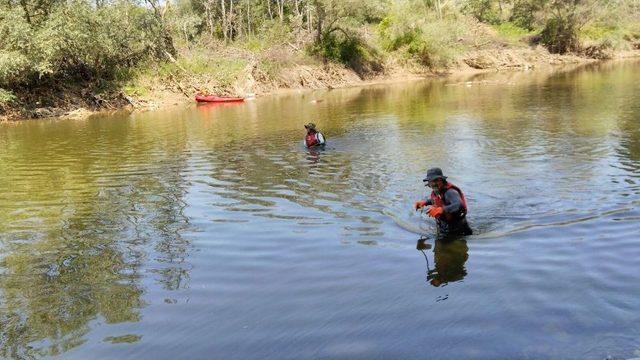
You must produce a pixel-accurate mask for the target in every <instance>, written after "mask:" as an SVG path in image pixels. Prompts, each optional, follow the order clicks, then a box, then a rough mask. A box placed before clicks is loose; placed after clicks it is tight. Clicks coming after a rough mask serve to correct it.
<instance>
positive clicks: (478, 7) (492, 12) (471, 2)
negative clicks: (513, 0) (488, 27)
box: [462, 0, 502, 24]
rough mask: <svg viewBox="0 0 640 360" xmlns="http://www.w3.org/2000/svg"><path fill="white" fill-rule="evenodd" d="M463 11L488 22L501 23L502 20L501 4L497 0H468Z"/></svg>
mask: <svg viewBox="0 0 640 360" xmlns="http://www.w3.org/2000/svg"><path fill="white" fill-rule="evenodd" d="M462 11H463V12H464V13H466V14H469V15H472V16H473V17H475V18H476V19H478V20H479V21H482V22H484V23H487V24H499V23H500V22H501V21H502V20H501V14H500V8H499V4H498V2H497V1H495V0H467V1H466V2H465V3H464V5H463V6H462Z"/></svg>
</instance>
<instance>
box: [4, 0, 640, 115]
mask: <svg viewBox="0 0 640 360" xmlns="http://www.w3.org/2000/svg"><path fill="white" fill-rule="evenodd" d="M0 35H2V36H1V37H0V38H2V39H3V40H2V41H0V121H1V120H14V119H26V118H43V117H59V116H62V117H72V118H73V117H75V118H81V117H86V116H87V115H89V114H91V113H92V112H94V111H101V110H116V109H123V108H128V109H133V110H136V109H137V110H144V109H155V108H160V107H163V106H167V105H173V104H179V103H185V102H188V101H193V97H194V95H195V94H196V93H210V94H216V95H234V96H248V95H252V94H255V95H256V96H263V95H267V94H271V93H276V92H279V91H282V90H283V89H331V88H337V87H346V86H357V85H364V84H368V83H376V82H385V81H400V80H402V79H415V78H424V77H429V76H437V75H442V74H451V73H464V72H479V71H500V70H526V69H532V68H537V67H541V66H547V65H562V64H579V63H583V62H591V61H599V60H608V59H615V58H620V57H632V56H638V55H639V54H640V4H639V3H638V2H636V1H630V0H369V1H365V0H215V1H214V0H172V1H166V2H158V1H157V0H146V2H144V3H139V2H134V1H130V0H117V1H114V2H109V1H104V0H95V1H94V0H91V1H90V0H37V1H36V0H21V1H19V2H18V1H15V0H9V1H8V2H4V3H3V4H2V5H0Z"/></svg>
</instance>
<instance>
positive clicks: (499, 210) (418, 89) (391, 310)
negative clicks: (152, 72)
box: [0, 62, 640, 359]
mask: <svg viewBox="0 0 640 360" xmlns="http://www.w3.org/2000/svg"><path fill="white" fill-rule="evenodd" d="M638 94H640V63H638V62H624V63H614V64H601V65H593V66H587V67H581V68H578V69H572V70H567V69H564V70H557V71H554V72H545V71H536V72H529V73H500V74H485V75H478V76H475V77H472V78H468V79H453V78H451V79H442V80H433V81H422V82H411V83H404V84H395V85H388V84H387V85H380V86H372V87H366V88H356V89H342V90H333V91H329V92H312V93H309V92H306V93H301V94H289V95H286V96H278V97H267V98H261V99H257V100H255V101H251V102H247V103H245V104H239V105H226V106H198V107H196V106H192V107H189V108H187V109H173V110H167V111H161V112H149V113H144V114H135V115H131V116H128V115H122V114H121V115H117V114H116V115H110V116H106V115H105V116H99V117H93V118H90V119H88V120H83V121H72V120H42V121H25V122H20V123H10V124H0V357H8V358H11V357H31V356H33V357H49V356H58V357H60V358H65V359H87V358H119V359H127V358H130V359H138V358H142V357H145V358H157V359H165V358H191V359H205V358H216V359H301V358H331V359H333V358H343V359H354V358H363V359H371V358H421V359H422V358H479V359H496V358H535V359H539V358H572V359H603V358H605V357H607V356H609V357H611V358H630V357H634V356H640V296H639V294H640V266H639V265H640V263H639V259H640V241H639V240H638V238H639V235H640V221H639V220H640V206H639V205H640V127H639V125H640V97H639V95H638ZM314 100H319V101H314ZM309 121H313V122H315V123H316V124H318V127H319V128H320V129H321V130H322V131H323V132H324V133H325V134H326V135H327V137H328V141H329V144H328V146H327V148H326V149H325V150H324V151H309V150H306V149H304V148H303V146H302V137H303V135H304V129H303V128H302V125H303V124H304V123H306V122H309ZM431 166H440V167H442V168H443V169H444V170H445V172H446V173H447V174H448V175H449V177H450V180H451V181H452V182H454V183H455V184H457V185H458V186H460V187H461V188H462V189H464V190H465V192H466V194H467V197H468V200H469V207H470V213H469V220H470V223H471V225H472V227H473V228H474V230H475V231H476V235H474V236H471V237H468V238H467V240H466V241H457V242H453V243H439V242H438V243H435V242H434V240H433V239H432V237H431V234H432V232H433V228H434V225H433V223H432V222H431V221H430V220H428V219H426V218H425V217H424V216H421V215H420V214H418V213H415V212H413V211H412V210H411V206H412V204H413V202H414V201H415V200H417V199H419V198H420V197H422V196H425V195H426V192H425V188H424V187H423V185H422V182H421V179H422V177H423V176H424V174H425V172H426V170H427V168H429V167H431ZM421 236H426V237H427V240H426V242H425V243H424V244H418V243H417V241H418V239H419V238H420V237H421ZM417 248H418V249H417Z"/></svg>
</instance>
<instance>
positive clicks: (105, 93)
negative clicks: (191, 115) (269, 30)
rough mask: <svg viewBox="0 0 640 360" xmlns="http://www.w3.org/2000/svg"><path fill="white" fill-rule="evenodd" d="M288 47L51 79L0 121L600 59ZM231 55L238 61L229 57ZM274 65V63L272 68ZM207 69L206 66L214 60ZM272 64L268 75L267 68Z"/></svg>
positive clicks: (524, 50)
mask: <svg viewBox="0 0 640 360" xmlns="http://www.w3.org/2000/svg"><path fill="white" fill-rule="evenodd" d="M287 47H289V49H286V48H285V47H281V48H280V49H270V50H269V52H268V53H267V54H266V55H263V56H265V57H266V58H262V59H257V58H256V57H255V54H244V55H245V56H244V57H243V56H242V54H240V56H238V55H239V54H238V52H237V51H234V50H230V49H226V50H227V51H228V53H227V54H224V55H226V57H225V56H222V59H223V60H222V61H225V60H224V59H225V58H226V59H227V60H228V61H234V62H235V63H236V64H233V65H232V66H230V65H229V64H226V65H225V69H228V68H230V67H231V68H233V67H235V70H234V71H231V72H227V73H215V72H209V71H198V69H193V64H191V63H190V61H194V59H195V62H196V63H197V62H200V61H201V60H202V58H203V54H194V53H193V52H192V51H191V50H187V49H184V52H183V53H182V54H181V57H180V58H181V59H187V60H186V61H185V60H183V61H179V60H173V61H172V62H170V63H168V64H156V65H154V66H152V67H151V68H149V69H147V70H145V71H144V72H142V73H140V74H137V75H136V76H135V80H134V81H130V82H127V83H123V84H110V85H109V87H108V88H107V89H100V90H99V91H96V88H95V85H94V84H85V86H82V85H78V84H73V85H66V84H58V85H51V84H49V85H48V86H44V87H43V88H41V89H30V91H29V92H25V93H20V94H19V97H20V98H21V100H22V101H20V102H16V103H14V104H12V105H11V106H5V107H4V109H3V110H4V113H3V114H2V115H0V121H13V120H26V119H37V118H51V117H60V118H70V119H83V118H86V117H88V116H90V115H93V114H96V113H99V112H105V111H115V110H126V111H131V112H138V111H150V110H158V109H162V108H165V107H169V106H176V105H184V104H188V103H191V102H193V97H194V95H195V94H196V93H199V92H206V93H215V94H222V95H235V96H245V97H246V96H249V97H253V96H260V97H261V96H268V95H273V94H280V93H283V92H288V91H300V90H318V89H334V88H344V87H353V86H366V85H371V84H379V83H387V82H402V81H409V80H419V79H427V78H433V77H442V76H456V75H464V74H473V73H480V72H493V71H522V70H535V69H539V68H547V67H553V66H563V65H579V64H587V63H593V62H597V61H602V60H597V59H593V58H590V57H587V56H584V55H576V54H569V55H559V54H551V53H549V51H547V50H546V49H545V48H544V47H542V46H532V47H530V46H526V47H525V46H519V47H513V46H511V47H509V46H505V47H503V48H492V49H480V50H474V51H470V52H468V53H466V54H464V55H462V56H460V57H459V58H458V59H456V61H455V62H453V63H452V65H450V66H448V67H446V68H440V69H433V68H428V67H425V66H421V65H420V64H417V63H412V62H408V61H403V60H401V59H398V58H394V57H388V58H387V59H386V61H385V62H384V64H383V68H382V70H381V71H378V72H375V73H369V74H366V75H362V74H358V73H357V72H356V71H355V70H353V69H350V68H348V67H346V66H345V65H342V64H339V63H334V62H322V61H319V60H313V59H309V58H306V59H304V61H299V62H296V61H295V60H292V58H294V57H295V56H296V52H298V51H297V50H296V48H295V46H293V45H288V46H287ZM216 50H217V51H220V50H221V49H216ZM274 54H277V56H279V57H281V58H283V57H287V58H288V59H287V60H286V61H284V62H283V63H277V62H276V61H277V59H269V56H274ZM234 57H235V60H231V59H233V58H234ZM635 57H640V50H634V51H624V52H617V53H615V54H614V55H613V56H612V58H613V60H620V59H627V58H635ZM189 60H190V61H189ZM281 60H282V59H281ZM298 60H300V59H298ZM217 61H218V62H220V61H221V60H217ZM606 61H612V60H606ZM274 64H276V65H274ZM274 66H276V67H278V68H277V69H273V67H274ZM269 67H272V68H271V69H270V68H269ZM190 68H191V69H190ZM204 68H205V69H211V66H207V67H204ZM269 70H271V71H272V73H268V71H269Z"/></svg>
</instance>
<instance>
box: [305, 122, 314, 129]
mask: <svg viewBox="0 0 640 360" xmlns="http://www.w3.org/2000/svg"><path fill="white" fill-rule="evenodd" d="M304 128H305V129H311V130H315V129H316V124H314V123H308V124H307V125H305V126H304Z"/></svg>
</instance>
